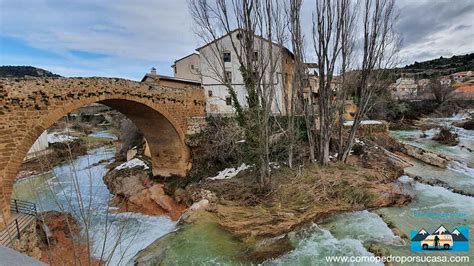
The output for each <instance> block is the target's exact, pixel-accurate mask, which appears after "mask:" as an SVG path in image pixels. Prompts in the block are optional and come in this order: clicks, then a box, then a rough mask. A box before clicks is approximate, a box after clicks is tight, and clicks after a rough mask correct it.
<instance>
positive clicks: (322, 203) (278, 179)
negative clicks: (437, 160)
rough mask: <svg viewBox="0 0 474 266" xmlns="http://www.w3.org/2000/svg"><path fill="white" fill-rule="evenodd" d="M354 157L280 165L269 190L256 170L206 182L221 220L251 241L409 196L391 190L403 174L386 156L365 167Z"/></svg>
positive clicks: (206, 187)
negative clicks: (261, 186) (261, 187)
mask: <svg viewBox="0 0 474 266" xmlns="http://www.w3.org/2000/svg"><path fill="white" fill-rule="evenodd" d="M351 160H352V163H353V164H352V165H346V164H342V163H336V164H332V165H330V166H328V167H320V166H317V165H311V166H308V167H301V168H299V169H288V168H283V169H280V170H279V171H278V172H277V173H275V174H274V175H273V189H272V190H271V192H267V193H261V192H259V189H258V185H257V184H256V183H254V182H253V180H255V178H254V176H253V173H252V172H247V173H246V174H243V175H240V176H239V177H236V178H233V179H230V180H220V181H212V182H207V183H206V184H204V185H203V187H204V188H205V189H209V190H211V191H213V192H214V193H216V195H217V196H218V198H219V203H218V206H217V215H218V216H219V218H220V224H221V225H222V226H223V227H224V228H227V229H228V230H229V231H230V232H232V233H234V234H236V235H237V236H239V237H241V238H242V239H244V240H245V241H250V242H253V241H254V240H258V239H261V238H265V237H274V236H278V235H281V234H284V233H287V232H289V231H291V230H293V229H295V228H296V227H298V226H300V225H302V224H304V223H307V222H309V221H315V220H320V219H323V218H325V217H327V216H329V215H331V214H334V213H338V212H343V211H352V210H362V209H367V208H375V207H382V206H389V205H394V204H404V203H406V202H407V201H409V198H408V197H407V196H404V195H399V194H395V193H393V191H392V188H393V186H392V184H391V182H392V181H393V180H394V179H396V178H397V177H398V176H399V173H398V170H396V169H394V168H390V167H388V166H387V165H386V164H387V163H385V162H384V161H380V162H381V163H379V164H380V165H378V166H376V163H375V162H374V163H373V165H372V167H371V168H366V167H362V165H361V162H360V161H366V159H363V158H351ZM383 192H386V193H383Z"/></svg>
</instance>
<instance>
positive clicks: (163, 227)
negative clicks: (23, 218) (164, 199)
mask: <svg viewBox="0 0 474 266" xmlns="http://www.w3.org/2000/svg"><path fill="white" fill-rule="evenodd" d="M94 136H97V137H100V138H104V137H109V138H112V139H113V138H114V136H110V134H108V133H107V132H98V133H96V134H94ZM114 156H115V149H114V148H113V147H102V148H98V149H93V150H90V151H88V153H87V155H84V156H80V157H78V158H76V159H75V160H73V162H72V163H65V164H61V165H58V166H55V167H53V168H52V169H51V171H50V172H48V173H45V174H42V175H38V176H33V177H29V178H25V179H22V180H19V181H17V182H16V183H15V185H14V190H13V193H14V194H13V197H14V198H16V199H21V200H27V201H30V202H35V203H36V204H37V206H38V210H39V211H40V212H41V211H49V210H57V211H65V212H70V213H72V214H73V215H74V216H75V217H76V218H77V219H78V220H79V221H84V220H85V219H83V218H81V217H83V215H82V214H81V211H80V210H81V209H82V210H84V209H87V210H90V211H86V212H85V213H86V215H85V216H87V217H88V218H89V217H90V219H91V222H90V224H91V229H90V235H91V236H92V243H93V248H94V251H93V252H94V255H95V256H96V257H98V258H99V257H100V256H101V253H102V250H103V247H104V241H105V252H104V255H105V256H104V258H108V260H109V263H110V265H121V264H122V265H123V264H127V263H128V262H129V261H130V259H131V258H132V257H133V256H134V255H135V254H136V253H137V252H138V251H140V250H141V249H143V248H145V247H146V246H148V245H150V244H151V243H152V242H153V241H155V240H156V239H157V238H160V237H161V236H163V235H165V234H167V233H169V232H172V231H173V230H175V228H176V223H175V222H173V221H171V220H170V219H169V218H168V217H166V216H147V215H141V214H136V213H119V214H114V213H112V212H108V210H112V211H113V208H109V200H110V197H111V196H112V195H111V194H110V193H109V191H108V189H107V187H106V186H105V184H104V182H103V180H102V176H104V175H105V174H106V172H107V168H106V163H99V161H103V160H106V161H109V160H112V159H113V158H114ZM76 191H80V195H82V196H81V199H80V198H79V197H78V196H77V195H79V193H76ZM81 201H82V202H83V206H84V207H83V208H80V207H79V202H81ZM88 218H87V219H88ZM83 233H85V232H83ZM106 236H107V237H106Z"/></svg>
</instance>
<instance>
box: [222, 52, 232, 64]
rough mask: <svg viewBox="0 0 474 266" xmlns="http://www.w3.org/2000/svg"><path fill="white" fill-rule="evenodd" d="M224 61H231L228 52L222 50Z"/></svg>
mask: <svg viewBox="0 0 474 266" xmlns="http://www.w3.org/2000/svg"><path fill="white" fill-rule="evenodd" d="M223 56H224V62H231V55H230V52H224V55H223Z"/></svg>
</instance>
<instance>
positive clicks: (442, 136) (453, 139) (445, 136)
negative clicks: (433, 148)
mask: <svg viewBox="0 0 474 266" xmlns="http://www.w3.org/2000/svg"><path fill="white" fill-rule="evenodd" d="M433 140H436V141H438V142H439V143H442V144H446V145H450V146H455V145H458V143H459V139H458V134H456V133H455V132H452V130H451V129H450V128H448V127H442V128H441V129H440V131H439V132H438V133H437V134H436V135H435V136H434V137H433Z"/></svg>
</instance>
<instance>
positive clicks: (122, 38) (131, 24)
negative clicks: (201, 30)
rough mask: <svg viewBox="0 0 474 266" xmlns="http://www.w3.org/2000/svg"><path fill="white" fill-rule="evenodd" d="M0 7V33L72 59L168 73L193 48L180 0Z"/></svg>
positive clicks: (53, 0) (50, 1) (18, 1)
mask: <svg viewBox="0 0 474 266" xmlns="http://www.w3.org/2000/svg"><path fill="white" fill-rule="evenodd" d="M0 9H1V11H0V12H1V14H0V17H1V35H3V36H7V37H13V38H16V39H19V40H22V41H24V42H25V45H27V46H30V47H32V48H35V49H42V50H45V51H53V52H55V53H57V54H60V55H61V56H62V57H63V58H64V59H65V60H67V61H68V62H69V63H71V64H77V65H83V64H84V63H86V62H83V59H88V60H89V64H92V65H94V64H95V65H97V67H100V66H101V64H103V63H111V65H120V64H126V63H127V64H128V63H132V64H133V62H134V61H135V62H140V63H145V64H146V67H147V68H149V67H150V66H152V65H155V64H158V65H160V66H159V70H160V67H161V70H162V71H163V72H170V70H169V68H170V65H171V64H172V62H173V61H174V59H176V58H180V57H182V56H183V55H184V54H187V53H191V52H193V50H194V48H195V47H196V42H195V39H194V35H193V33H192V32H191V30H190V26H191V20H190V18H189V16H188V15H187V6H186V2H185V1H144V0H138V1H126V0H118V1H114V2H113V3H111V2H109V1H91V0H82V1H64V0H61V1H59V0H47V1H46V0H38V1H25V0H15V1H5V0H2V1H1V3H0ZM85 55H101V56H97V57H93V56H85ZM102 57H107V58H108V59H107V60H103V59H104V58H102ZM136 78H137V77H136Z"/></svg>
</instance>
